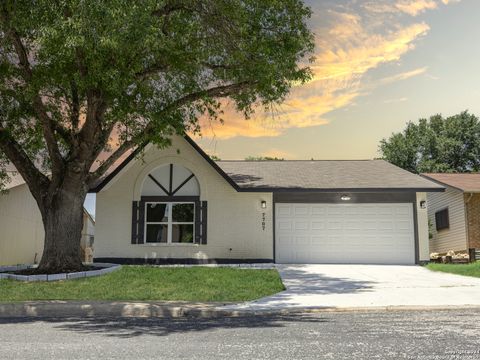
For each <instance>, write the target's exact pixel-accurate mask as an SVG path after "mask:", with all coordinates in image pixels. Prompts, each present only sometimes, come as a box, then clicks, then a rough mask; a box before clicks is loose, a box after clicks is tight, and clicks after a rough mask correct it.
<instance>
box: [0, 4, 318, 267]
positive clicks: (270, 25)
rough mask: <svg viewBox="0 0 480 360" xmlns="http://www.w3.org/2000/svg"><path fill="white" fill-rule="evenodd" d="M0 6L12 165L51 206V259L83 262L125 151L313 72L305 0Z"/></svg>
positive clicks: (278, 91) (1, 151)
mask: <svg viewBox="0 0 480 360" xmlns="http://www.w3.org/2000/svg"><path fill="white" fill-rule="evenodd" d="M0 4H1V5H0V168H1V169H3V170H5V167H6V166H7V164H8V163H12V164H13V165H14V166H15V168H16V169H17V171H18V172H19V173H20V174H21V175H22V176H23V178H24V179H25V181H26V183H27V185H28V187H29V189H30V191H31V193H32V195H33V197H34V198H35V200H36V202H37V204H38V207H39V209H40V212H41V215H42V219H43V223H44V228H45V246H44V252H43V257H42V259H41V261H40V265H39V271H46V272H55V271H69V270H75V269H79V268H81V266H82V265H81V262H80V255H79V248H80V245H79V244H80V234H81V228H82V206H83V203H84V199H85V196H86V194H87V192H88V190H89V188H90V187H91V186H92V184H94V183H95V182H97V181H98V179H99V178H101V177H102V176H104V174H105V172H106V171H107V170H108V169H109V168H110V167H111V166H112V164H114V163H115V161H117V160H118V159H119V158H120V157H121V156H122V155H124V154H125V153H126V152H128V151H131V150H132V149H133V148H136V147H138V146H139V145H140V144H144V143H146V142H153V143H155V144H157V145H158V146H167V145H168V144H169V141H168V139H169V137H170V136H171V135H172V134H173V133H178V134H183V133H184V132H185V131H198V130H199V126H198V122H197V119H198V117H199V116H201V115H203V114H207V115H208V116H210V117H212V118H215V119H218V118H219V116H220V117H221V106H220V101H221V98H226V97H228V98H230V102H231V103H234V104H235V105H236V108H237V110H238V111H240V112H242V113H244V114H245V116H247V117H248V115H249V114H250V113H251V112H252V109H253V107H254V105H255V104H263V105H265V106H268V105H270V104H272V103H275V102H281V101H282V100H283V99H284V97H285V96H286V94H287V93H288V91H289V89H290V88H291V86H292V85H294V84H300V83H303V82H305V81H307V80H308V79H309V78H310V76H311V72H310V69H309V68H308V60H309V57H310V56H311V53H312V50H313V35H312V33H311V32H310V31H309V29H308V27H307V25H306V21H307V20H308V18H309V17H310V15H311V12H310V9H309V8H308V7H306V6H305V5H304V4H303V2H302V1H301V0H262V1H258V0H142V1H131V0H110V1H85V0H23V1H21V0H19V1H15V0H3V1H2V2H1V3H0ZM105 153H108V154H109V157H108V158H107V159H106V160H105V159H104V160H103V161H100V162H99V155H101V154H105ZM3 175H4V174H3ZM2 178H3V177H2V176H0V179H2Z"/></svg>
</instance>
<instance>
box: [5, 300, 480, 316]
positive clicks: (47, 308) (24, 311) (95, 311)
mask: <svg viewBox="0 0 480 360" xmlns="http://www.w3.org/2000/svg"><path fill="white" fill-rule="evenodd" d="M228 305H232V304H224V303H222V304H218V303H217V304H214V303H164V302H162V303H160V302H155V303H149V302H66V301H42V302H26V303H0V318H23V317H38V318H92V317H115V318H186V317H190V318H218V317H248V316H287V315H301V314H312V313H343V312H357V313H361V312H401V311H441V310H460V309H461V310H468V309H472V310H480V306H479V305H465V306H461V305H449V306H372V307H344V308H341V307H315V308H283V309H261V310H248V309H237V310H235V309H225V308H223V309H222V306H228Z"/></svg>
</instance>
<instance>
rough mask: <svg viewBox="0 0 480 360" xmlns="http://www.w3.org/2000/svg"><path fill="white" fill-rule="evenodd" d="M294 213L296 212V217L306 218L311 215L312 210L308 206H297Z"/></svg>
mask: <svg viewBox="0 0 480 360" xmlns="http://www.w3.org/2000/svg"><path fill="white" fill-rule="evenodd" d="M294 212H295V216H305V215H309V213H310V209H309V207H308V205H304V206H300V205H297V206H295V208H294Z"/></svg>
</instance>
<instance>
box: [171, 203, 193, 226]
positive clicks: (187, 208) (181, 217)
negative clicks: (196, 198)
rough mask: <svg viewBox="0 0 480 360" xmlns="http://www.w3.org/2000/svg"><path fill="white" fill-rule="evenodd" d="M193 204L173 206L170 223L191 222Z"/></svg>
mask: <svg viewBox="0 0 480 360" xmlns="http://www.w3.org/2000/svg"><path fill="white" fill-rule="evenodd" d="M193 214H194V205H193V204H173V209H172V221H173V222H193V217H194V215H193Z"/></svg>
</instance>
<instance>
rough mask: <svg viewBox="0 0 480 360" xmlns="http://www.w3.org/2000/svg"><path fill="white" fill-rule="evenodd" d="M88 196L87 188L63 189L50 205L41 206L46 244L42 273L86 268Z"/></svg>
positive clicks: (40, 270) (41, 264)
mask: <svg viewBox="0 0 480 360" xmlns="http://www.w3.org/2000/svg"><path fill="white" fill-rule="evenodd" d="M85 196H86V193H85V192H84V191H74V190H70V191H67V190H65V189H59V190H58V191H57V192H56V195H55V196H54V198H53V199H52V201H50V202H49V205H47V206H40V207H41V209H40V212H41V213H42V219H43V226H44V229H45V245H44V249H43V255H42V259H41V261H40V264H39V267H38V273H42V274H54V273H62V272H74V271H79V270H82V269H83V265H82V260H81V252H80V241H81V237H82V228H83V203H84V201H85ZM42 207H43V208H42Z"/></svg>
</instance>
